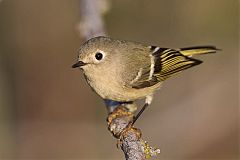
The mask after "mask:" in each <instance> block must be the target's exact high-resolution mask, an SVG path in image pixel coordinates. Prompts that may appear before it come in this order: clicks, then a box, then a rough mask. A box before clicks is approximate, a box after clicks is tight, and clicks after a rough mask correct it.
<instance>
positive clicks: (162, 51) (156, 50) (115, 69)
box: [73, 37, 217, 104]
mask: <svg viewBox="0 0 240 160" xmlns="http://www.w3.org/2000/svg"><path fill="white" fill-rule="evenodd" d="M216 51H217V49H216V47H214V46H200V47H189V48H181V49H169V48H161V47H156V46H148V45H144V44H141V43H137V42H130V41H123V40H115V39H112V38H108V37H95V38H92V39H90V40H88V41H87V42H85V43H84V44H83V45H82V46H81V47H80V49H79V56H78V62H77V63H76V64H74V65H73V68H75V67H80V68H81V69H82V70H83V72H84V75H85V77H86V79H87V82H88V83H89V85H90V86H91V87H92V88H93V90H94V91H95V92H96V93H97V94H98V95H100V96H101V97H102V98H103V99H110V100H114V101H121V102H127V101H134V100H137V99H141V98H144V97H147V99H146V103H148V104H150V103H151V99H152V95H153V93H154V92H155V91H156V90H157V89H159V88H160V86H161V83H162V82H163V81H164V80H166V79H167V78H169V77H171V76H172V75H174V74H176V73H179V72H181V71H183V70H185V69H187V68H190V67H193V66H195V65H198V64H200V63H201V62H202V61H200V60H197V59H194V58H192V56H193V55H199V54H206V53H215V52H216Z"/></svg>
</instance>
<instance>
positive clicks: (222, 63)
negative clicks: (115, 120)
mask: <svg viewBox="0 0 240 160" xmlns="http://www.w3.org/2000/svg"><path fill="white" fill-rule="evenodd" d="M79 8H80V3H79V0H68V1H67V0H48V1H40V0H3V1H1V2H0V42H1V43H0V159H124V158H123V154H122V152H121V151H120V150H118V149H117V148H116V147H115V144H116V140H115V139H114V138H113V137H112V136H111V135H110V133H109V132H108V131H107V125H106V120H105V119H106V114H107V112H106V109H105V106H104V104H103V102H102V100H101V99H100V98H99V97H98V96H97V95H96V94H94V93H93V92H92V91H91V89H90V88H89V86H88V85H87V83H86V82H85V80H84V78H83V75H82V74H81V73H80V72H79V71H78V70H73V69H71V67H70V66H71V65H72V64H73V63H74V62H75V61H76V56H77V53H76V51H77V49H78V47H79V46H80V44H81V43H83V41H82V39H81V38H79V35H78V33H77V30H76V25H77V23H78V22H79V21H80V9H79ZM238 9H239V4H238V1H237V0H181V1H180V0H168V1H166V0H151V1H149V0H138V1H137V0H131V1H130V0H112V1H111V10H110V11H109V12H108V14H107V15H106V16H105V22H106V28H107V31H108V34H109V35H110V36H111V37H114V38H120V39H128V40H134V41H139V42H143V43H147V44H152V45H159V46H163V47H173V48H178V47H186V46H194V45H206V44H213V45H216V46H217V47H218V48H221V49H222V50H223V51H222V52H220V53H218V54H215V55H214V54H212V55H206V56H202V57H199V58H200V59H202V60H203V61H204V63H203V64H201V65H200V66H197V67H194V68H192V69H189V70H187V71H185V72H183V73H181V74H180V75H178V76H177V77H175V78H172V79H169V80H168V81H167V82H165V85H164V86H163V87H162V90H161V91H160V92H158V93H157V94H156V95H155V99H154V101H153V104H152V106H151V107H150V108H149V109H147V111H145V113H144V114H143V116H142V117H141V119H140V120H139V121H138V122H137V124H136V126H137V127H139V128H141V129H142V131H143V133H144V139H146V140H148V141H149V143H150V144H152V145H154V146H159V147H160V148H161V154H160V156H159V157H158V159H162V160H181V159H185V160H191V159H204V160H205V159H206V160H213V159H214V160H219V159H222V160H236V159H238V158H239V132H238V128H239V124H238V122H239V119H238V118H239V102H238V100H239V93H238V89H239V85H238V83H239V81H238V78H239V77H238V76H239V70H238V62H239V57H238V54H239V51H238V43H239V39H238V38H239V37H238V35H239V26H238V25H239V23H238V20H239V17H238V16H239V15H238Z"/></svg>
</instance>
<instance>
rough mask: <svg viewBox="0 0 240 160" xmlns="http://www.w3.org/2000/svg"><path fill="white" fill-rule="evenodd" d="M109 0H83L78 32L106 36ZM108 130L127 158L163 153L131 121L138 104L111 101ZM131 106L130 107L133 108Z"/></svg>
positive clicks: (86, 36)
mask: <svg viewBox="0 0 240 160" xmlns="http://www.w3.org/2000/svg"><path fill="white" fill-rule="evenodd" d="M108 2H109V1H108V0H80V8H81V22H80V23H79V25H78V31H79V33H80V35H81V37H83V38H84V39H86V40H88V39H90V38H93V37H96V36H99V35H106V31H105V29H104V23H103V20H102V15H103V14H104V13H106V11H107V10H108V9H109V3H108ZM105 102H106V106H107V109H108V113H109V115H108V118H107V122H108V129H109V131H110V132H111V133H112V135H113V136H114V137H115V138H117V139H118V146H119V147H120V148H121V149H122V151H123V153H124V155H125V158H126V160H144V159H146V158H150V157H152V156H156V155H157V154H159V153H160V150H159V149H155V148H153V147H150V146H149V145H148V143H147V142H146V141H144V140H143V139H141V131H140V129H137V128H134V127H133V126H132V125H130V124H131V122H132V119H133V116H134V114H133V113H134V111H135V110H136V106H135V104H133V105H132V104H121V103H120V102H115V101H111V100H107V101H105ZM129 106H130V107H129Z"/></svg>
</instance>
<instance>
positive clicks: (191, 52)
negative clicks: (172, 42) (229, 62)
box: [179, 46, 220, 57]
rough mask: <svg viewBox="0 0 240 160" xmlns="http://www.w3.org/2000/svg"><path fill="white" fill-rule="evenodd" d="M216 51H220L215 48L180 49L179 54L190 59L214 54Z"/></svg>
mask: <svg viewBox="0 0 240 160" xmlns="http://www.w3.org/2000/svg"><path fill="white" fill-rule="evenodd" d="M218 50H220V49H217V48H216V47H215V46H196V47H187V48H180V49H179V52H180V53H182V54H183V55H184V56H189V57H191V56H193V55H199V54H208V53H215V52H216V51H218Z"/></svg>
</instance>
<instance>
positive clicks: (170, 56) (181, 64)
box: [132, 46, 202, 89]
mask: <svg viewBox="0 0 240 160" xmlns="http://www.w3.org/2000/svg"><path fill="white" fill-rule="evenodd" d="M150 54H152V56H153V57H154V71H153V74H152V76H151V77H150V78H146V77H147V76H149V75H150V72H151V68H150V67H149V68H148V69H147V70H145V73H143V75H147V76H145V78H144V79H142V78H141V79H139V80H138V81H136V82H135V83H134V84H132V87H133V88H136V89H140V88H145V87H150V86H153V85H155V84H156V83H159V82H161V81H164V80H166V79H167V78H169V77H171V76H172V75H175V74H177V73H179V72H181V71H183V70H185V69H187V68H190V67H193V66H195V65H198V64H200V63H202V61H200V60H197V59H194V58H190V57H188V56H184V55H183V54H181V53H180V52H179V51H177V50H174V49H169V48H159V47H156V46H151V47H150Z"/></svg>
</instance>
